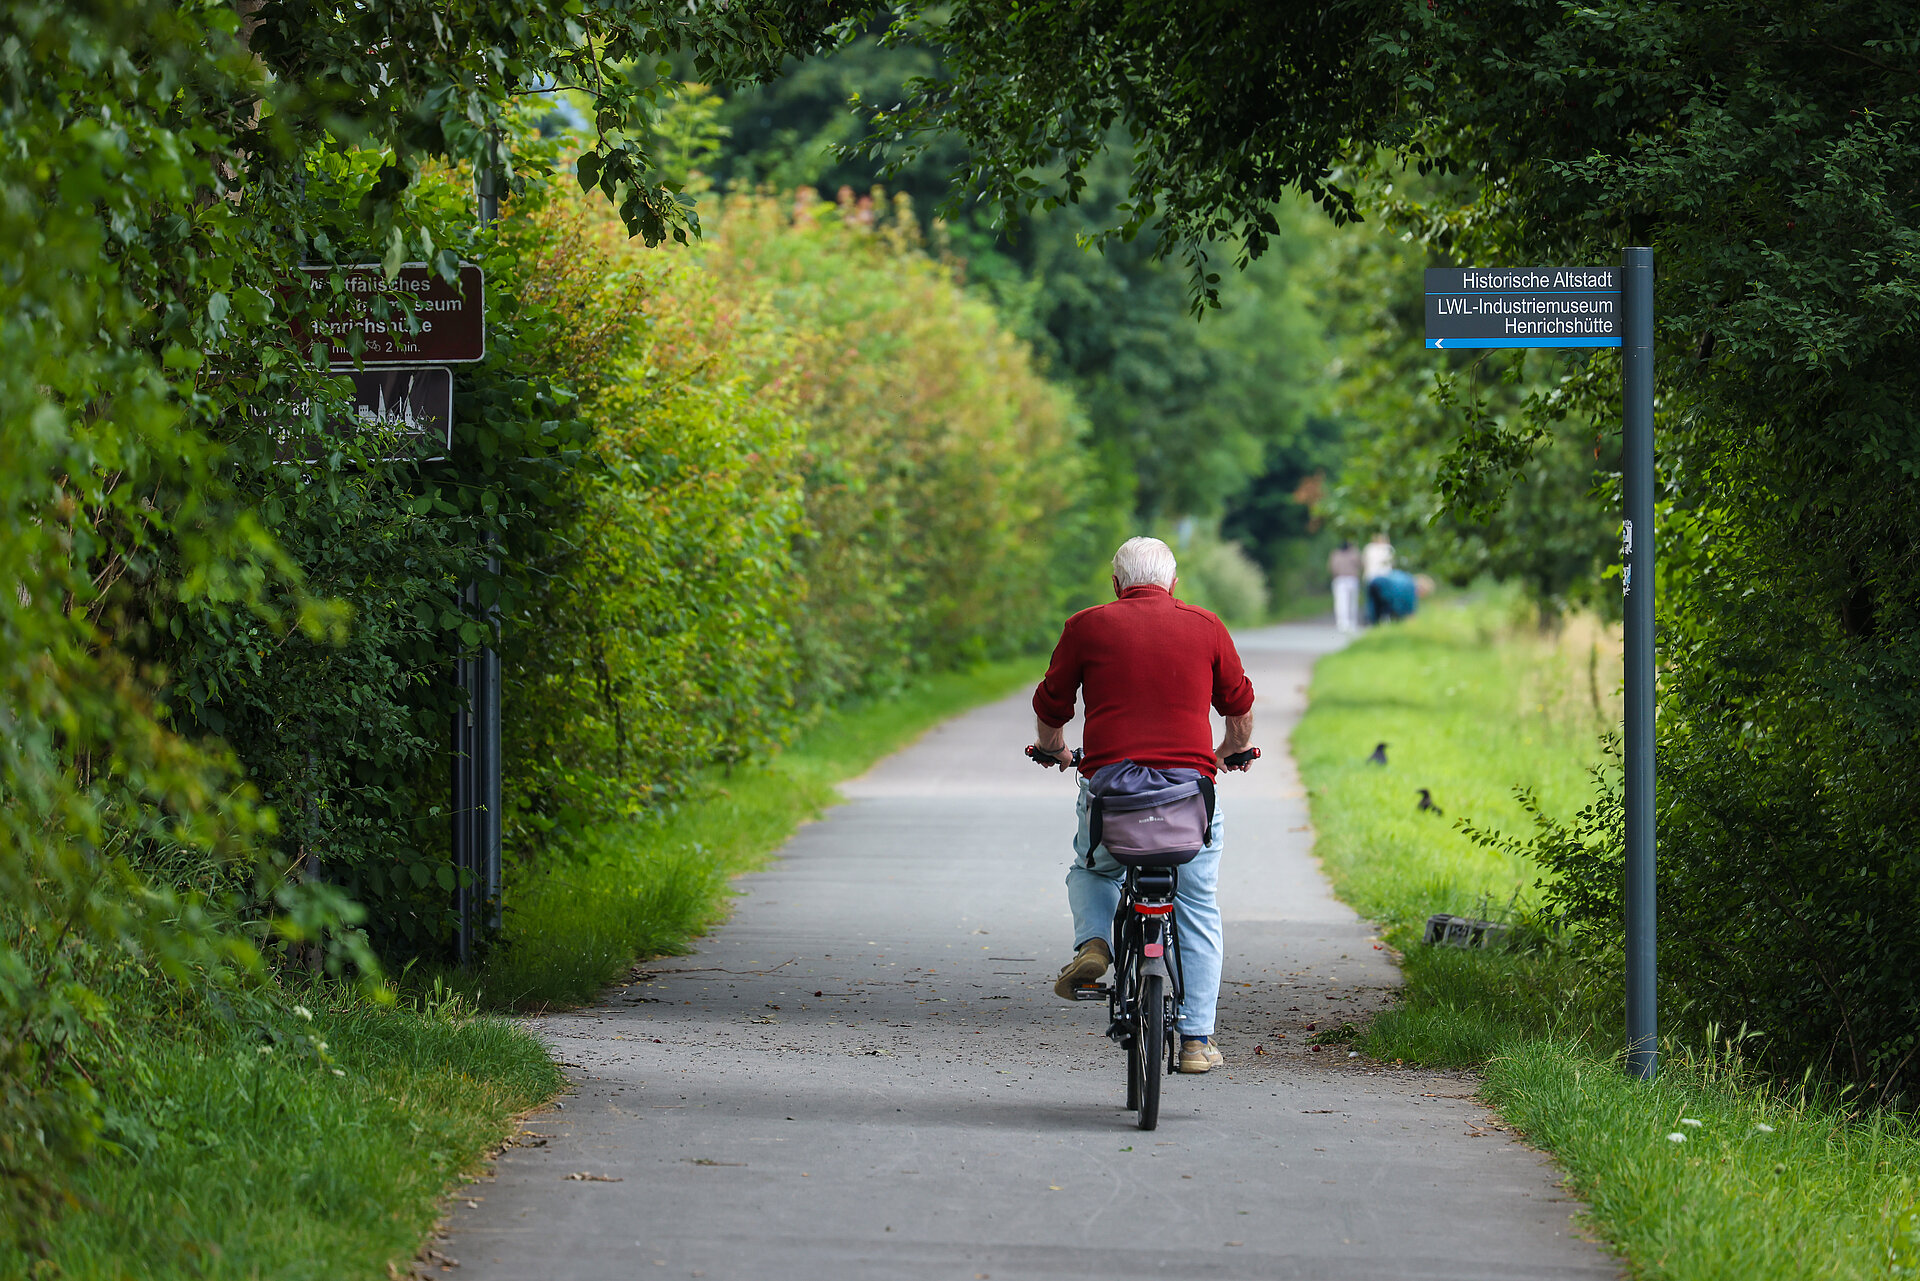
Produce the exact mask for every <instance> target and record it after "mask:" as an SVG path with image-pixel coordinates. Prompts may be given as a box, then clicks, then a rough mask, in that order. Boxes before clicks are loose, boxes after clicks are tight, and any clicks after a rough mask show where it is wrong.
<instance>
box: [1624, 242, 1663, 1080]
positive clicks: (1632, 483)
mask: <svg viewBox="0 0 1920 1281" xmlns="http://www.w3.org/2000/svg"><path fill="white" fill-rule="evenodd" d="M1621 265H1622V268H1623V270H1622V272H1621V277H1622V278H1621V288H1620V302H1621V309H1622V310H1623V311H1624V312H1625V313H1626V314H1625V320H1626V332H1625V335H1624V338H1623V341H1622V344H1621V349H1620V355H1621V382H1622V399H1623V401H1624V404H1623V406H1622V408H1623V414H1622V417H1623V420H1624V421H1623V426H1624V428H1625V438H1624V440H1623V442H1622V444H1623V449H1622V455H1623V457H1622V460H1621V482H1622V485H1621V487H1622V490H1623V491H1624V492H1623V494H1622V497H1623V499H1624V504H1623V505H1624V506H1625V508H1626V512H1625V517H1626V523H1625V526H1624V529H1623V536H1622V547H1621V550H1622V553H1623V557H1624V560H1625V565H1624V567H1623V572H1624V575H1625V577H1624V583H1623V587H1624V590H1625V593H1626V615H1627V619H1626V623H1627V625H1626V697H1627V707H1626V713H1627V715H1626V720H1627V724H1626V743H1625V748H1626V760H1625V767H1626V778H1625V784H1626V825H1627V831H1626V846H1627V867H1626V887H1625V888H1626V917H1627V920H1626V929H1627V1070H1628V1071H1630V1072H1632V1073H1633V1075H1635V1076H1637V1077H1639V1078H1640V1079H1642V1080H1646V1081H1651V1080H1652V1079H1653V1077H1654V1073H1655V1072H1656V1071H1658V1069H1659V1035H1660V1017H1659V1009H1658V995H1657V992H1656V987H1655V973H1656V970H1655V964H1656V961H1655V915H1654V792H1653V788H1654V760H1653V705H1654V700H1653V692H1654V691H1653V556H1654V547H1653V488H1654V478H1653V250H1651V249H1639V248H1636V249H1629V250H1627V251H1626V254H1625V256H1624V259H1623V261H1622V264H1621Z"/></svg>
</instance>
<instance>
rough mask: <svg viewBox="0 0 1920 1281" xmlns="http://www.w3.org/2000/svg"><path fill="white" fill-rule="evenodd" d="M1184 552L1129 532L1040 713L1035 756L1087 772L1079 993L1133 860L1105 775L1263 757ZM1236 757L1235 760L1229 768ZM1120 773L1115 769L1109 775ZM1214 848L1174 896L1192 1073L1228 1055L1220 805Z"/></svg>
mask: <svg viewBox="0 0 1920 1281" xmlns="http://www.w3.org/2000/svg"><path fill="white" fill-rule="evenodd" d="M1175 568H1176V566H1175V563H1174V557H1173V551H1172V549H1170V548H1169V547H1168V546H1167V545H1166V544H1165V543H1163V542H1161V541H1160V540H1159V539H1157V538H1130V539H1128V540H1127V541H1126V542H1125V543H1123V544H1121V546H1120V550H1119V551H1118V552H1116V553H1115V554H1114V557H1113V594H1114V598H1115V599H1114V600H1112V601H1111V602H1109V603H1107V604H1105V605H1098V606H1095V607H1094V608H1092V609H1086V610H1082V611H1080V612H1079V613H1078V614H1075V615H1074V616H1073V617H1072V618H1069V619H1068V620H1067V624H1066V627H1065V628H1064V629H1063V630H1062V631H1061V634H1060V643H1059V644H1058V645H1056V646H1055V647H1054V651H1053V661H1052V663H1051V664H1050V665H1049V666H1048V668H1047V675H1046V679H1044V680H1042V681H1041V682H1040V685H1039V687H1038V688H1037V689H1035V690H1034V692H1033V710H1034V715H1035V717H1036V718H1037V722H1038V724H1037V728H1036V734H1035V738H1034V743H1033V746H1032V747H1031V748H1029V749H1028V754H1029V755H1031V756H1032V757H1033V758H1034V759H1036V760H1039V761H1043V762H1045V761H1051V762H1052V763H1053V764H1056V765H1058V766H1059V767H1060V768H1061V769H1068V768H1070V767H1073V766H1075V765H1077V766H1078V767H1079V770H1080V775H1081V777H1080V801H1079V831H1078V833H1077V835H1076V836H1075V838H1074V846H1073V849H1074V861H1073V865H1072V866H1071V867H1070V868H1069V869H1068V870H1067V899H1068V902H1069V903H1070V904H1071V906H1072V908H1073V930H1074V955H1073V959H1072V960H1070V961H1068V962H1067V963H1066V965H1065V966H1064V967H1063V968H1062V969H1061V971H1060V977H1059V979H1058V980H1057V981H1056V983H1055V984H1054V991H1055V992H1056V993H1058V994H1059V995H1060V996H1062V997H1065V998H1066V999H1068V1000H1074V999H1076V998H1075V996H1074V992H1075V990H1076V989H1077V988H1081V987H1083V986H1085V985H1088V984H1092V983H1094V982H1096V981H1098V980H1099V978H1100V977H1101V975H1103V974H1105V973H1106V971H1107V967H1108V966H1110V965H1111V964H1112V963H1113V952H1112V948H1111V947H1110V946H1109V944H1108V941H1107V933H1108V930H1109V929H1110V928H1111V925H1112V921H1113V918H1114V911H1115V909H1116V907H1118V905H1119V903H1120V894H1121V889H1122V885H1123V883H1124V882H1125V879H1126V868H1125V867H1124V866H1123V865H1122V864H1121V863H1120V862H1119V861H1117V860H1116V859H1114V858H1113V856H1112V855H1111V854H1110V853H1109V852H1108V850H1107V848H1106V846H1105V845H1104V844H1095V843H1094V841H1093V838H1092V835H1091V833H1090V830H1089V828H1090V823H1089V820H1090V817H1091V816H1092V815H1093V814H1096V813H1097V810H1096V809H1095V797H1094V795H1093V791H1092V783H1091V780H1093V778H1094V776H1095V775H1096V774H1098V773H1100V771H1101V770H1102V769H1103V768H1105V767H1108V766H1116V765H1120V764H1122V763H1123V762H1131V763H1132V764H1133V765H1135V766H1143V767H1146V768H1147V769H1148V770H1150V771H1164V772H1166V775H1165V776H1167V777H1176V778H1195V779H1196V780H1197V779H1198V778H1201V777H1203V778H1204V779H1205V783H1204V787H1205V790H1206V791H1207V792H1208V793H1209V797H1208V799H1209V801H1210V802H1213V798H1212V796H1211V792H1212V782H1213V779H1214V778H1215V776H1216V774H1217V772H1218V771H1220V770H1222V769H1245V768H1246V766H1247V762H1248V761H1249V760H1250V759H1251V756H1252V755H1257V753H1250V752H1249V750H1248V748H1247V744H1248V743H1249V742H1250V741H1251V740H1252V738H1253V684H1252V682H1250V681H1249V680H1248V679H1247V675H1246V672H1245V671H1243V670H1242V669H1241V666H1240V655H1239V652H1238V651H1237V650H1235V649H1234V645H1233V638H1232V637H1231V636H1230V635H1228V634H1227V629H1226V627H1225V626H1224V625H1223V624H1222V623H1221V622H1220V620H1219V619H1218V618H1216V617H1214V616H1213V615H1212V614H1210V613H1208V612H1207V611H1206V610H1204V609H1201V608H1199V607H1198V606H1194V605H1189V604H1187V603H1186V602H1185V601H1181V600H1177V599H1175V598H1174V595H1173V587H1174V584H1175V583H1176V582H1177V581H1178V579H1177V578H1176V577H1175V573H1174V571H1175ZM1076 694H1079V695H1081V696H1082V697H1083V698H1084V700H1085V703H1086V725H1085V733H1084V735H1083V737H1082V742H1083V751H1082V754H1081V755H1080V759H1079V760H1078V761H1075V760H1074V759H1073V758H1072V757H1071V756H1069V754H1068V753H1067V750H1066V736H1065V735H1064V734H1063V733H1062V730H1063V728H1064V727H1065V726H1066V724H1067V722H1068V721H1070V720H1072V719H1073V714H1074V702H1075V695H1076ZM1209 707H1211V708H1212V709H1213V710H1215V711H1217V712H1219V713H1220V714H1221V715H1222V716H1223V717H1225V718H1226V736H1225V737H1224V738H1223V739H1222V740H1221V742H1220V743H1219V744H1217V745H1216V744H1215V743H1214V742H1213V726H1212V722H1211V721H1210V720H1209V719H1208V716H1207V709H1208V708H1209ZM1228 757H1235V758H1236V759H1235V760H1234V761H1232V762H1231V763H1229V762H1228V759H1227V758H1228ZM1109 776H1110V775H1109ZM1210 810H1211V821H1210V822H1209V823H1208V824H1207V826H1206V832H1205V846H1204V848H1203V849H1201V851H1200V852H1199V854H1198V855H1197V856H1194V857H1192V859H1191V861H1188V862H1186V863H1185V864H1184V865H1183V866H1182V867H1181V868H1180V869H1179V887H1178V891H1177V894H1176V897H1175V919H1176V920H1177V922H1178V931H1179V937H1180V940H1181V949H1182V954H1183V956H1182V959H1183V963H1184V969H1185V993H1184V997H1185V999H1184V1001H1183V1003H1182V1005H1181V1008H1180V1018H1179V1028H1180V1038H1181V1045H1180V1070H1181V1071H1182V1072H1205V1071H1207V1070H1208V1069H1209V1068H1214V1067H1218V1066H1219V1065H1220V1064H1221V1062H1222V1061H1223V1060H1222V1058H1221V1055H1220V1052H1219V1051H1218V1050H1217V1049H1215V1048H1214V1046H1213V1040H1212V1038H1213V1019H1214V1007H1215V1005H1216V1004H1217V1002H1218V999H1219V994H1220V967H1221V959H1222V947H1221V930H1220V909H1219V907H1218V906H1217V905H1216V903H1215V902H1214V887H1215V882H1216V880H1217V877H1218V873H1219V867H1220V839H1221V819H1220V810H1219V806H1218V804H1217V802H1213V803H1212V804H1211V805H1210Z"/></svg>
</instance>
